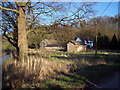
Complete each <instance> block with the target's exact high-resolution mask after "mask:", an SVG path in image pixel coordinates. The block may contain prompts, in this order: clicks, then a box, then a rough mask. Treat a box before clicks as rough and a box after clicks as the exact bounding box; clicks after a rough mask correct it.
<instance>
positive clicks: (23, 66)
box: [3, 56, 70, 88]
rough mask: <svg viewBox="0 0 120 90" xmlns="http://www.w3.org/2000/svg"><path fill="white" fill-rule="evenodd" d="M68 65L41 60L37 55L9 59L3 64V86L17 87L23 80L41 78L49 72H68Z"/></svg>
mask: <svg viewBox="0 0 120 90" xmlns="http://www.w3.org/2000/svg"><path fill="white" fill-rule="evenodd" d="M69 69H70V68H69V66H68V65H67V64H66V63H63V62H57V61H53V60H45V59H44V60H43V58H40V57H37V56H29V57H28V60H27V61H25V62H22V61H21V62H20V61H17V60H14V61H13V60H12V59H9V60H8V61H6V62H5V64H3V82H4V83H5V84H6V85H5V84H4V83H3V87H6V86H8V87H12V88H17V87H19V85H21V84H23V83H24V82H29V81H38V80H43V79H45V78H46V77H48V76H49V75H50V74H53V73H55V72H56V71H57V72H61V71H62V72H65V73H68V72H69Z"/></svg>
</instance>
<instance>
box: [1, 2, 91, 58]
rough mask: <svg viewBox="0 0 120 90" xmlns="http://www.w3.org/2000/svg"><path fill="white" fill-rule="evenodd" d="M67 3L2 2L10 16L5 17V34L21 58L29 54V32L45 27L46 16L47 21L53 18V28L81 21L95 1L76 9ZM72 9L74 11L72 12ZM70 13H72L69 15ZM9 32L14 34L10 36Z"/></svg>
mask: <svg viewBox="0 0 120 90" xmlns="http://www.w3.org/2000/svg"><path fill="white" fill-rule="evenodd" d="M67 4H69V5H68V7H66V3H57V2H36V3H32V4H31V0H28V1H27V2H26V0H20V2H18V1H17V0H15V2H2V7H1V6H0V8H1V9H2V11H3V14H4V15H5V16H6V17H7V18H9V16H10V18H9V20H6V17H5V18H4V19H3V20H4V23H5V24H6V25H4V27H3V34H4V36H5V37H6V38H7V39H8V41H9V42H10V43H11V44H12V45H14V46H15V47H16V48H17V50H18V51H19V58H20V59H24V58H25V57H26V58H27V55H28V54H27V51H28V50H27V49H28V45H27V34H28V33H30V32H35V31H36V30H37V29H39V28H40V27H44V26H43V25H41V24H43V23H44V22H46V19H44V18H47V19H48V21H47V22H50V19H51V28H52V27H54V26H56V25H59V24H60V25H64V24H65V23H72V22H75V23H76V22H79V21H80V20H81V19H84V18H85V17H86V16H87V15H88V14H89V13H92V9H91V7H92V5H93V3H86V2H85V3H81V5H79V7H74V11H73V9H72V8H73V7H72V8H71V9H70V5H71V3H67ZM74 6H76V4H74ZM68 8H69V9H68ZM70 10H72V11H71V12H70ZM57 13H59V14H57ZM68 13H71V14H70V15H68ZM79 13H81V14H79ZM40 15H41V17H40ZM38 16H39V17H38ZM43 16H44V17H43ZM11 22H12V23H11ZM41 22H42V23H41ZM45 24H46V23H45ZM47 31H48V32H51V29H50V28H49V29H48V30H47ZM7 33H9V34H11V33H14V34H13V35H12V37H10V36H9V34H7ZM35 33H36V32H35Z"/></svg>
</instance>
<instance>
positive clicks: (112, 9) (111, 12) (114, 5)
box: [94, 2, 118, 17]
mask: <svg viewBox="0 0 120 90" xmlns="http://www.w3.org/2000/svg"><path fill="white" fill-rule="evenodd" d="M109 3H110V2H98V3H96V5H95V6H94V10H96V11H98V12H97V13H96V16H101V14H102V13H103V11H104V10H105V8H106V7H107V6H108V4H109ZM117 14H118V2H111V4H110V5H109V7H108V8H107V9H106V11H105V12H104V13H103V15H102V16H105V15H106V16H111V17H113V16H115V15H117Z"/></svg>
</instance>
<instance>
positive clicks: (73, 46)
mask: <svg viewBox="0 0 120 90" xmlns="http://www.w3.org/2000/svg"><path fill="white" fill-rule="evenodd" d="M85 50H86V45H85V44H84V42H83V41H75V40H71V41H70V42H69V43H68V44H67V52H80V51H85Z"/></svg>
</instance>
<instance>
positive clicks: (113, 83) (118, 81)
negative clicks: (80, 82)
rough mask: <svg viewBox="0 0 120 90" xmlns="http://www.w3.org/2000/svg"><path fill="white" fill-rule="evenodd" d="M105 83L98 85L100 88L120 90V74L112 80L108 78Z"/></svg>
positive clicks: (116, 74)
mask: <svg viewBox="0 0 120 90" xmlns="http://www.w3.org/2000/svg"><path fill="white" fill-rule="evenodd" d="M103 82H104V83H102V84H100V85H98V87H99V88H120V73H115V74H114V75H113V76H112V77H111V78H107V79H105V80H104V81H103Z"/></svg>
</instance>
